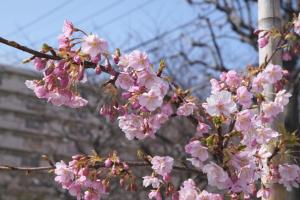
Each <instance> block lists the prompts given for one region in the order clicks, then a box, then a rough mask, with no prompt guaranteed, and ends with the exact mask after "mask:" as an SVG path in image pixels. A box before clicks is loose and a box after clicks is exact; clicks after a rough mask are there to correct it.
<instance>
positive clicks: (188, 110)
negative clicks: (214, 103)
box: [176, 102, 197, 116]
mask: <svg viewBox="0 0 300 200" xmlns="http://www.w3.org/2000/svg"><path fill="white" fill-rule="evenodd" d="M196 108H197V107H196V104H195V103H193V102H187V103H186V102H185V103H183V104H181V105H180V107H179V108H178V109H177V112H176V114H177V115H179V116H189V115H191V114H193V112H194V110H195V109H196Z"/></svg>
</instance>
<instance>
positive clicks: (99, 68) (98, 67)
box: [95, 65, 102, 75]
mask: <svg viewBox="0 0 300 200" xmlns="http://www.w3.org/2000/svg"><path fill="white" fill-rule="evenodd" d="M101 72H102V70H101V67H100V66H99V65H97V67H96V68H95V73H96V74H97V75H99V74H101Z"/></svg>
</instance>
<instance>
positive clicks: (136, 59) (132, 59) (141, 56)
mask: <svg viewBox="0 0 300 200" xmlns="http://www.w3.org/2000/svg"><path fill="white" fill-rule="evenodd" d="M128 66H129V67H131V68H132V69H134V70H136V71H142V70H148V69H149V68H150V61H149V59H148V55H147V54H146V53H145V52H141V51H139V50H134V51H133V52H131V53H130V54H129V64H128Z"/></svg>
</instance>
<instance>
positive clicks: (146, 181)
mask: <svg viewBox="0 0 300 200" xmlns="http://www.w3.org/2000/svg"><path fill="white" fill-rule="evenodd" d="M161 182H162V181H161V180H159V179H158V178H157V177H155V176H144V177H143V186H144V187H148V186H150V185H151V186H152V187H153V188H155V189H156V188H158V187H159V185H160V183H161Z"/></svg>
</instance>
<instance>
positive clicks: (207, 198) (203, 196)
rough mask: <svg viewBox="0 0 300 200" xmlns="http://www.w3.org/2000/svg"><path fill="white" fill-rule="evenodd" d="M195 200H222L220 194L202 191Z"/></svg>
mask: <svg viewBox="0 0 300 200" xmlns="http://www.w3.org/2000/svg"><path fill="white" fill-rule="evenodd" d="M196 200H223V197H222V196H221V195H220V194H214V193H209V192H207V191H206V190H202V192H201V193H200V194H199V196H198V197H197V199H196Z"/></svg>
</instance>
